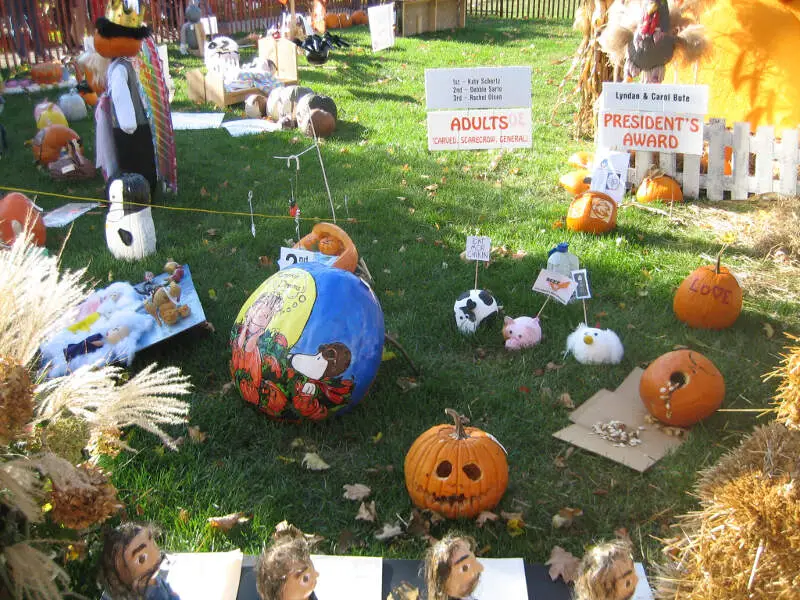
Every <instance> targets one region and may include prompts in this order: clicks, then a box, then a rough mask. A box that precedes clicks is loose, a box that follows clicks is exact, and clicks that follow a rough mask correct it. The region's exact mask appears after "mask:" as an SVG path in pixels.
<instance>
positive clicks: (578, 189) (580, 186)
mask: <svg viewBox="0 0 800 600" xmlns="http://www.w3.org/2000/svg"><path fill="white" fill-rule="evenodd" d="M591 180H592V174H591V173H590V172H589V171H588V169H578V170H577V171H570V172H569V173H567V174H566V175H562V176H561V178H560V179H559V180H558V182H559V183H560V184H561V187H563V188H564V189H565V190H567V191H568V192H569V193H571V194H573V195H574V196H577V195H578V194H582V193H583V192H585V191H587V190H588V189H589V184H590V182H591Z"/></svg>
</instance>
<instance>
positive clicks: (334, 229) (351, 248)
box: [294, 223, 358, 273]
mask: <svg viewBox="0 0 800 600" xmlns="http://www.w3.org/2000/svg"><path fill="white" fill-rule="evenodd" d="M294 247H295V248H304V249H305V250H312V251H319V252H321V253H323V254H327V255H329V256H338V257H339V258H337V259H336V262H334V263H333V266H334V267H336V268H337V269H342V270H344V271H350V272H351V273H353V272H354V271H355V270H356V266H357V265H358V250H356V246H355V244H353V240H351V239H350V236H349V235H347V234H346V233H345V232H344V230H343V229H342V228H341V227H339V226H337V225H334V224H333V223H317V224H316V225H314V227H313V228H312V229H311V233H309V234H308V235H306V236H305V237H303V238H302V239H301V240H300V241H299V242H297V243H296V244H295V245H294Z"/></svg>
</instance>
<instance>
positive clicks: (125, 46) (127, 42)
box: [94, 32, 142, 58]
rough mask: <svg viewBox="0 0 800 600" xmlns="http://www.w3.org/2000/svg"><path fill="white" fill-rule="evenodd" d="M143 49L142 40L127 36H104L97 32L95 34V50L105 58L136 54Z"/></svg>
mask: <svg viewBox="0 0 800 600" xmlns="http://www.w3.org/2000/svg"><path fill="white" fill-rule="evenodd" d="M141 49H142V40H137V39H135V38H132V37H125V36H119V37H103V36H102V35H100V34H99V33H97V32H95V34H94V50H95V52H97V53H98V54H99V55H100V56H104V57H105V58H117V57H119V56H136V55H137V54H139V50H141Z"/></svg>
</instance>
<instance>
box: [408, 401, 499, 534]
mask: <svg viewBox="0 0 800 600" xmlns="http://www.w3.org/2000/svg"><path fill="white" fill-rule="evenodd" d="M445 413H447V414H448V415H450V416H451V417H452V418H453V420H454V421H455V424H454V425H437V426H436V427H432V428H431V429H429V430H428V431H426V432H425V433H423V434H422V435H421V436H419V437H418V438H417V439H416V440H415V441H414V443H413V444H412V445H411V448H410V449H409V451H408V454H406V459H405V466H404V471H405V478H406V489H407V490H408V494H409V496H411V500H412V501H413V502H414V504H415V505H416V506H418V507H419V508H423V509H425V508H427V509H430V510H432V511H434V512H436V513H439V514H440V515H443V516H445V517H447V518H450V519H458V518H462V517H465V518H472V517H476V516H477V515H479V514H480V513H481V512H482V511H484V510H491V509H493V508H494V507H495V506H497V503H498V502H500V499H501V498H502V497H503V494H504V493H505V491H506V488H507V487H508V461H507V460H506V452H505V448H503V447H502V446H501V445H500V442H498V441H497V440H496V439H495V438H494V436H492V435H491V434H488V433H486V432H485V431H481V430H480V429H478V428H477V427H465V426H464V425H465V424H466V423H467V422H468V421H467V419H466V418H465V417H463V416H461V415H459V414H458V413H457V412H456V411H454V410H453V409H451V408H447V409H445Z"/></svg>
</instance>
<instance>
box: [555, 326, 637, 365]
mask: <svg viewBox="0 0 800 600" xmlns="http://www.w3.org/2000/svg"><path fill="white" fill-rule="evenodd" d="M569 352H572V354H573V356H574V357H575V360H577V361H578V362H579V363H581V364H584V365H601V364H609V365H616V364H619V362H620V361H621V360H622V356H623V354H625V349H624V348H623V346H622V342H621V341H620V339H619V336H617V334H616V333H614V332H613V331H611V330H610V329H597V328H596V327H589V326H587V325H586V324H585V323H581V324H580V325H578V328H577V329H576V330H575V331H573V332H572V333H570V334H569V337H568V338H567V353H569Z"/></svg>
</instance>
